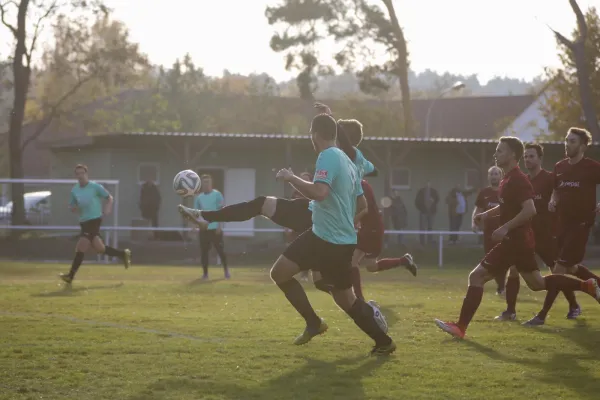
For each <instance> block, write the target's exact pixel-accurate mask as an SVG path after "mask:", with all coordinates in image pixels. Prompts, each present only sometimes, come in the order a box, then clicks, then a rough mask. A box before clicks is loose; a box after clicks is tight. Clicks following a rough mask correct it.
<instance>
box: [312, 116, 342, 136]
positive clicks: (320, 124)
mask: <svg viewBox="0 0 600 400" xmlns="http://www.w3.org/2000/svg"><path fill="white" fill-rule="evenodd" d="M310 133H311V134H316V135H317V136H319V137H320V138H321V139H323V140H335V139H336V138H337V123H336V122H335V119H333V117H332V116H331V115H329V114H319V115H317V116H316V117H314V118H313V120H312V122H311V124H310Z"/></svg>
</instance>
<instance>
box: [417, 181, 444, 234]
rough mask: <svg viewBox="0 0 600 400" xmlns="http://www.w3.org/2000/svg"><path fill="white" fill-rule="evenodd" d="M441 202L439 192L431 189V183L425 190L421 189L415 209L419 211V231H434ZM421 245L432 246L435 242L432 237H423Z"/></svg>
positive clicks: (428, 183)
mask: <svg viewBox="0 0 600 400" xmlns="http://www.w3.org/2000/svg"><path fill="white" fill-rule="evenodd" d="M439 201H440V197H439V195H438V192H437V190H435V189H434V188H432V187H431V182H427V185H425V187H424V188H421V189H420V190H419V191H418V192H417V197H416V198H415V207H417V210H419V229H420V230H421V231H428V232H430V231H432V230H433V220H434V218H435V214H436V213H437V205H438V202H439ZM420 240H421V245H423V246H424V245H425V243H428V244H431V243H432V242H433V238H432V237H431V235H423V234H422V235H421V237H420Z"/></svg>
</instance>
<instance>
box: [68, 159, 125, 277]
mask: <svg viewBox="0 0 600 400" xmlns="http://www.w3.org/2000/svg"><path fill="white" fill-rule="evenodd" d="M75 177H76V178H77V180H78V181H79V182H78V183H77V184H75V186H73V189H71V200H70V201H69V208H70V209H71V211H72V212H74V213H78V214H79V225H80V226H81V233H80V238H79V240H78V241H77V245H76V246H75V258H74V259H73V263H72V264H71V270H70V271H69V273H67V274H60V278H61V279H62V280H63V281H65V282H66V283H67V284H71V282H73V279H75V274H77V271H78V270H79V267H80V266H81V263H82V262H83V258H84V256H85V252H86V251H88V250H89V249H90V247H91V248H92V249H94V251H95V252H96V253H98V254H106V255H107V256H109V257H118V258H120V259H121V260H123V264H124V265H125V268H129V267H130V265H131V251H129V249H125V250H118V249H114V248H112V247H110V246H105V245H104V242H103V241H102V237H101V236H100V226H101V225H102V217H103V216H105V215H108V214H110V213H111V211H112V205H113V197H112V196H111V195H110V193H108V191H107V190H106V189H105V188H104V186H102V185H100V184H99V183H96V182H94V181H90V180H89V178H88V168H87V167H86V166H85V165H83V164H77V165H76V166H75ZM103 200H105V201H106V203H104V207H103V206H102V201H103Z"/></svg>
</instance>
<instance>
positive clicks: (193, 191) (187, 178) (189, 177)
mask: <svg viewBox="0 0 600 400" xmlns="http://www.w3.org/2000/svg"><path fill="white" fill-rule="evenodd" d="M201 189H202V179H200V177H199V176H198V174H197V173H195V172H194V171H192V170H190V169H186V170H185V171H181V172H179V173H178V174H177V175H175V179H173V190H175V193H177V194H178V195H180V196H182V197H189V196H195V195H197V194H199V193H200V190H201Z"/></svg>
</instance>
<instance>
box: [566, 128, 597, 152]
mask: <svg viewBox="0 0 600 400" xmlns="http://www.w3.org/2000/svg"><path fill="white" fill-rule="evenodd" d="M591 143H592V134H591V133H589V132H588V131H586V130H585V129H582V128H575V127H573V128H569V131H568V132H567V136H566V137H565V155H566V156H567V157H569V158H574V157H577V156H580V155H582V154H583V153H585V151H586V150H587V147H588V146H589V145H590V144H591Z"/></svg>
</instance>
